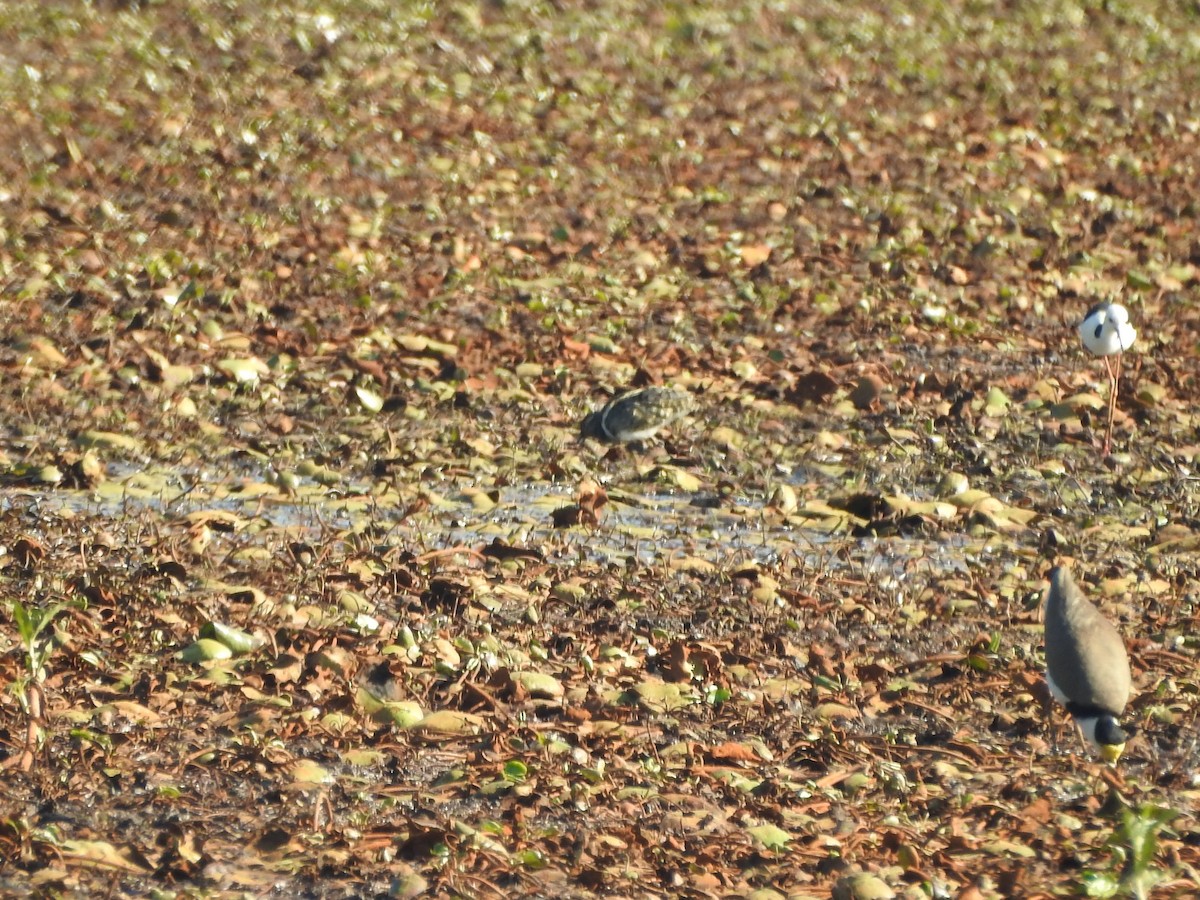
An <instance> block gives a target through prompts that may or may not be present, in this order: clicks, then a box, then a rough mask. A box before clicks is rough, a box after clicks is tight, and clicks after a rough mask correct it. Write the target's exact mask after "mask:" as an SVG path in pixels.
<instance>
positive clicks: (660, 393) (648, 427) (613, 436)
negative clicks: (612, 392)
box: [579, 387, 696, 443]
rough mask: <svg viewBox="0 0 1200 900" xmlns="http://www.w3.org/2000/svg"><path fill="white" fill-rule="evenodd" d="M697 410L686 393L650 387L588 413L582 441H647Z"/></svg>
mask: <svg viewBox="0 0 1200 900" xmlns="http://www.w3.org/2000/svg"><path fill="white" fill-rule="evenodd" d="M695 408H696V400H695V398H694V397H693V396H692V395H691V394H689V393H687V392H686V391H680V390H676V389H675V388H666V387H647V388H640V389H638V390H636V391H629V392H628V393H625V394H622V395H621V396H619V397H615V398H614V399H612V400H610V401H608V403H606V404H604V406H602V407H601V408H600V409H598V410H596V411H595V412H592V413H589V414H588V416H587V417H586V418H584V420H583V423H582V425H581V426H580V429H579V431H580V434H581V435H582V436H583V437H590V438H595V439H597V440H601V441H607V442H609V443H629V442H631V441H644V440H646V439H648V438H651V437H653V436H654V435H655V433H656V432H657V431H658V430H659V429H660V428H663V427H665V426H667V425H670V424H671V423H672V422H674V421H675V420H676V419H681V418H683V417H684V416H686V415H687V414H688V413H690V412H691V411H692V410H694V409H695Z"/></svg>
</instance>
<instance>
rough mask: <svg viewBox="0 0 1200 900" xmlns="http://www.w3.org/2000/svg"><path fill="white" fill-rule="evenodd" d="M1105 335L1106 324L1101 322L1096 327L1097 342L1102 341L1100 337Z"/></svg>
mask: <svg viewBox="0 0 1200 900" xmlns="http://www.w3.org/2000/svg"><path fill="white" fill-rule="evenodd" d="M1103 333H1104V323H1103V322H1101V323H1100V324H1099V325H1097V326H1096V340H1100V335H1102V334H1103Z"/></svg>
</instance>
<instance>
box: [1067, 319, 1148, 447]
mask: <svg viewBox="0 0 1200 900" xmlns="http://www.w3.org/2000/svg"><path fill="white" fill-rule="evenodd" d="M1079 337H1080V339H1082V341H1083V346H1084V347H1086V348H1087V349H1088V352H1089V353H1091V354H1092V355H1093V356H1099V357H1102V358H1103V359H1104V367H1105V368H1106V369H1107V370H1108V425H1107V426H1106V427H1105V429H1104V455H1105V456H1108V454H1109V453H1111V452H1112V432H1113V418H1114V417H1115V416H1116V414H1117V386H1118V384H1119V382H1120V380H1121V356H1122V354H1123V353H1124V352H1125V351H1126V350H1128V349H1129V348H1130V347H1132V346H1133V342H1134V341H1136V340H1137V329H1135V328H1134V327H1133V326H1132V325H1130V324H1129V310H1127V309H1126V308H1125V307H1124V306H1122V305H1121V304H1120V303H1113V302H1112V301H1111V300H1106V301H1104V302H1103V303H1097V304H1096V305H1095V306H1093V307H1092V308H1091V309H1089V310H1088V312H1087V315H1086V316H1084V317H1083V321H1082V322H1081V323H1079ZM1114 354H1116V357H1117V366H1116V369H1115V370H1114V369H1113V365H1112V363H1111V362H1110V361H1109V357H1110V356H1112V355H1114Z"/></svg>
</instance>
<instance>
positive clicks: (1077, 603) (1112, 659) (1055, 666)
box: [1046, 566, 1131, 764]
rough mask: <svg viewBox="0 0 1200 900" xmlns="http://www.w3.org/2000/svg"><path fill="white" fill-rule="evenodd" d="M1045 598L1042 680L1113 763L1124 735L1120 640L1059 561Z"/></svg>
mask: <svg viewBox="0 0 1200 900" xmlns="http://www.w3.org/2000/svg"><path fill="white" fill-rule="evenodd" d="M1049 577H1050V593H1049V595H1048V596H1047V598H1046V685H1047V686H1048V687H1049V688H1050V693H1051V694H1053V695H1054V699H1055V700H1057V701H1058V702H1059V703H1061V704H1062V705H1063V706H1065V707H1066V708H1067V712H1069V713H1070V714H1071V718H1072V719H1074V720H1075V724H1076V725H1078V726H1079V730H1080V731H1081V732H1083V736H1084V737H1085V738H1087V739H1088V740H1089V741H1091V742H1092V743H1093V744H1094V745H1095V746H1096V747H1098V748H1099V749H1100V755H1101V756H1103V757H1104V760H1105V762H1107V763H1109V764H1112V763H1115V762H1116V761H1117V760H1118V759H1119V758H1120V756H1121V752H1122V751H1123V750H1124V749H1125V741H1126V740H1127V739H1128V737H1129V735H1128V734H1126V733H1125V731H1124V729H1122V728H1121V726H1120V724H1119V723H1118V721H1117V719H1118V718H1119V717H1120V715H1121V713H1122V712H1124V710H1125V704H1126V703H1128V702H1129V690H1130V683H1131V679H1130V676H1129V655H1128V654H1127V653H1126V651H1125V641H1124V640H1122V638H1121V634H1120V632H1118V631H1117V629H1116V628H1115V627H1113V624H1112V622H1110V621H1108V619H1106V618H1104V616H1103V614H1102V613H1101V612H1100V610H1098V609H1097V608H1096V606H1095V604H1093V603H1092V601H1090V600H1088V598H1087V597H1085V596H1084V595H1083V592H1082V591H1081V590H1079V588H1078V586H1076V584H1075V579H1073V578H1072V577H1071V573H1070V572H1069V571H1068V570H1067V569H1065V568H1063V567H1062V566H1055V567H1054V568H1053V569H1051V570H1050V574H1049Z"/></svg>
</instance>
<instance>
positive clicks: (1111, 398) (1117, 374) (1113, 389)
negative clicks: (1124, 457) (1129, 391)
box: [1104, 353, 1124, 456]
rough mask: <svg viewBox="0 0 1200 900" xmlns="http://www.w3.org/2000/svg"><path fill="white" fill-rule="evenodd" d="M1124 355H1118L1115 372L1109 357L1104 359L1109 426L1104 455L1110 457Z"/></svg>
mask: <svg viewBox="0 0 1200 900" xmlns="http://www.w3.org/2000/svg"><path fill="white" fill-rule="evenodd" d="M1123 356H1124V354H1123V353H1118V354H1117V367H1116V369H1115V370H1114V369H1113V366H1112V363H1110V362H1109V361H1108V357H1107V356H1106V357H1104V367H1105V368H1106V369H1108V424H1107V425H1106V426H1105V429H1104V455H1105V456H1108V454H1110V453H1111V452H1112V433H1113V421H1114V420H1115V419H1116V417H1117V391H1118V390H1119V388H1120V384H1121V358H1122V357H1123Z"/></svg>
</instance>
